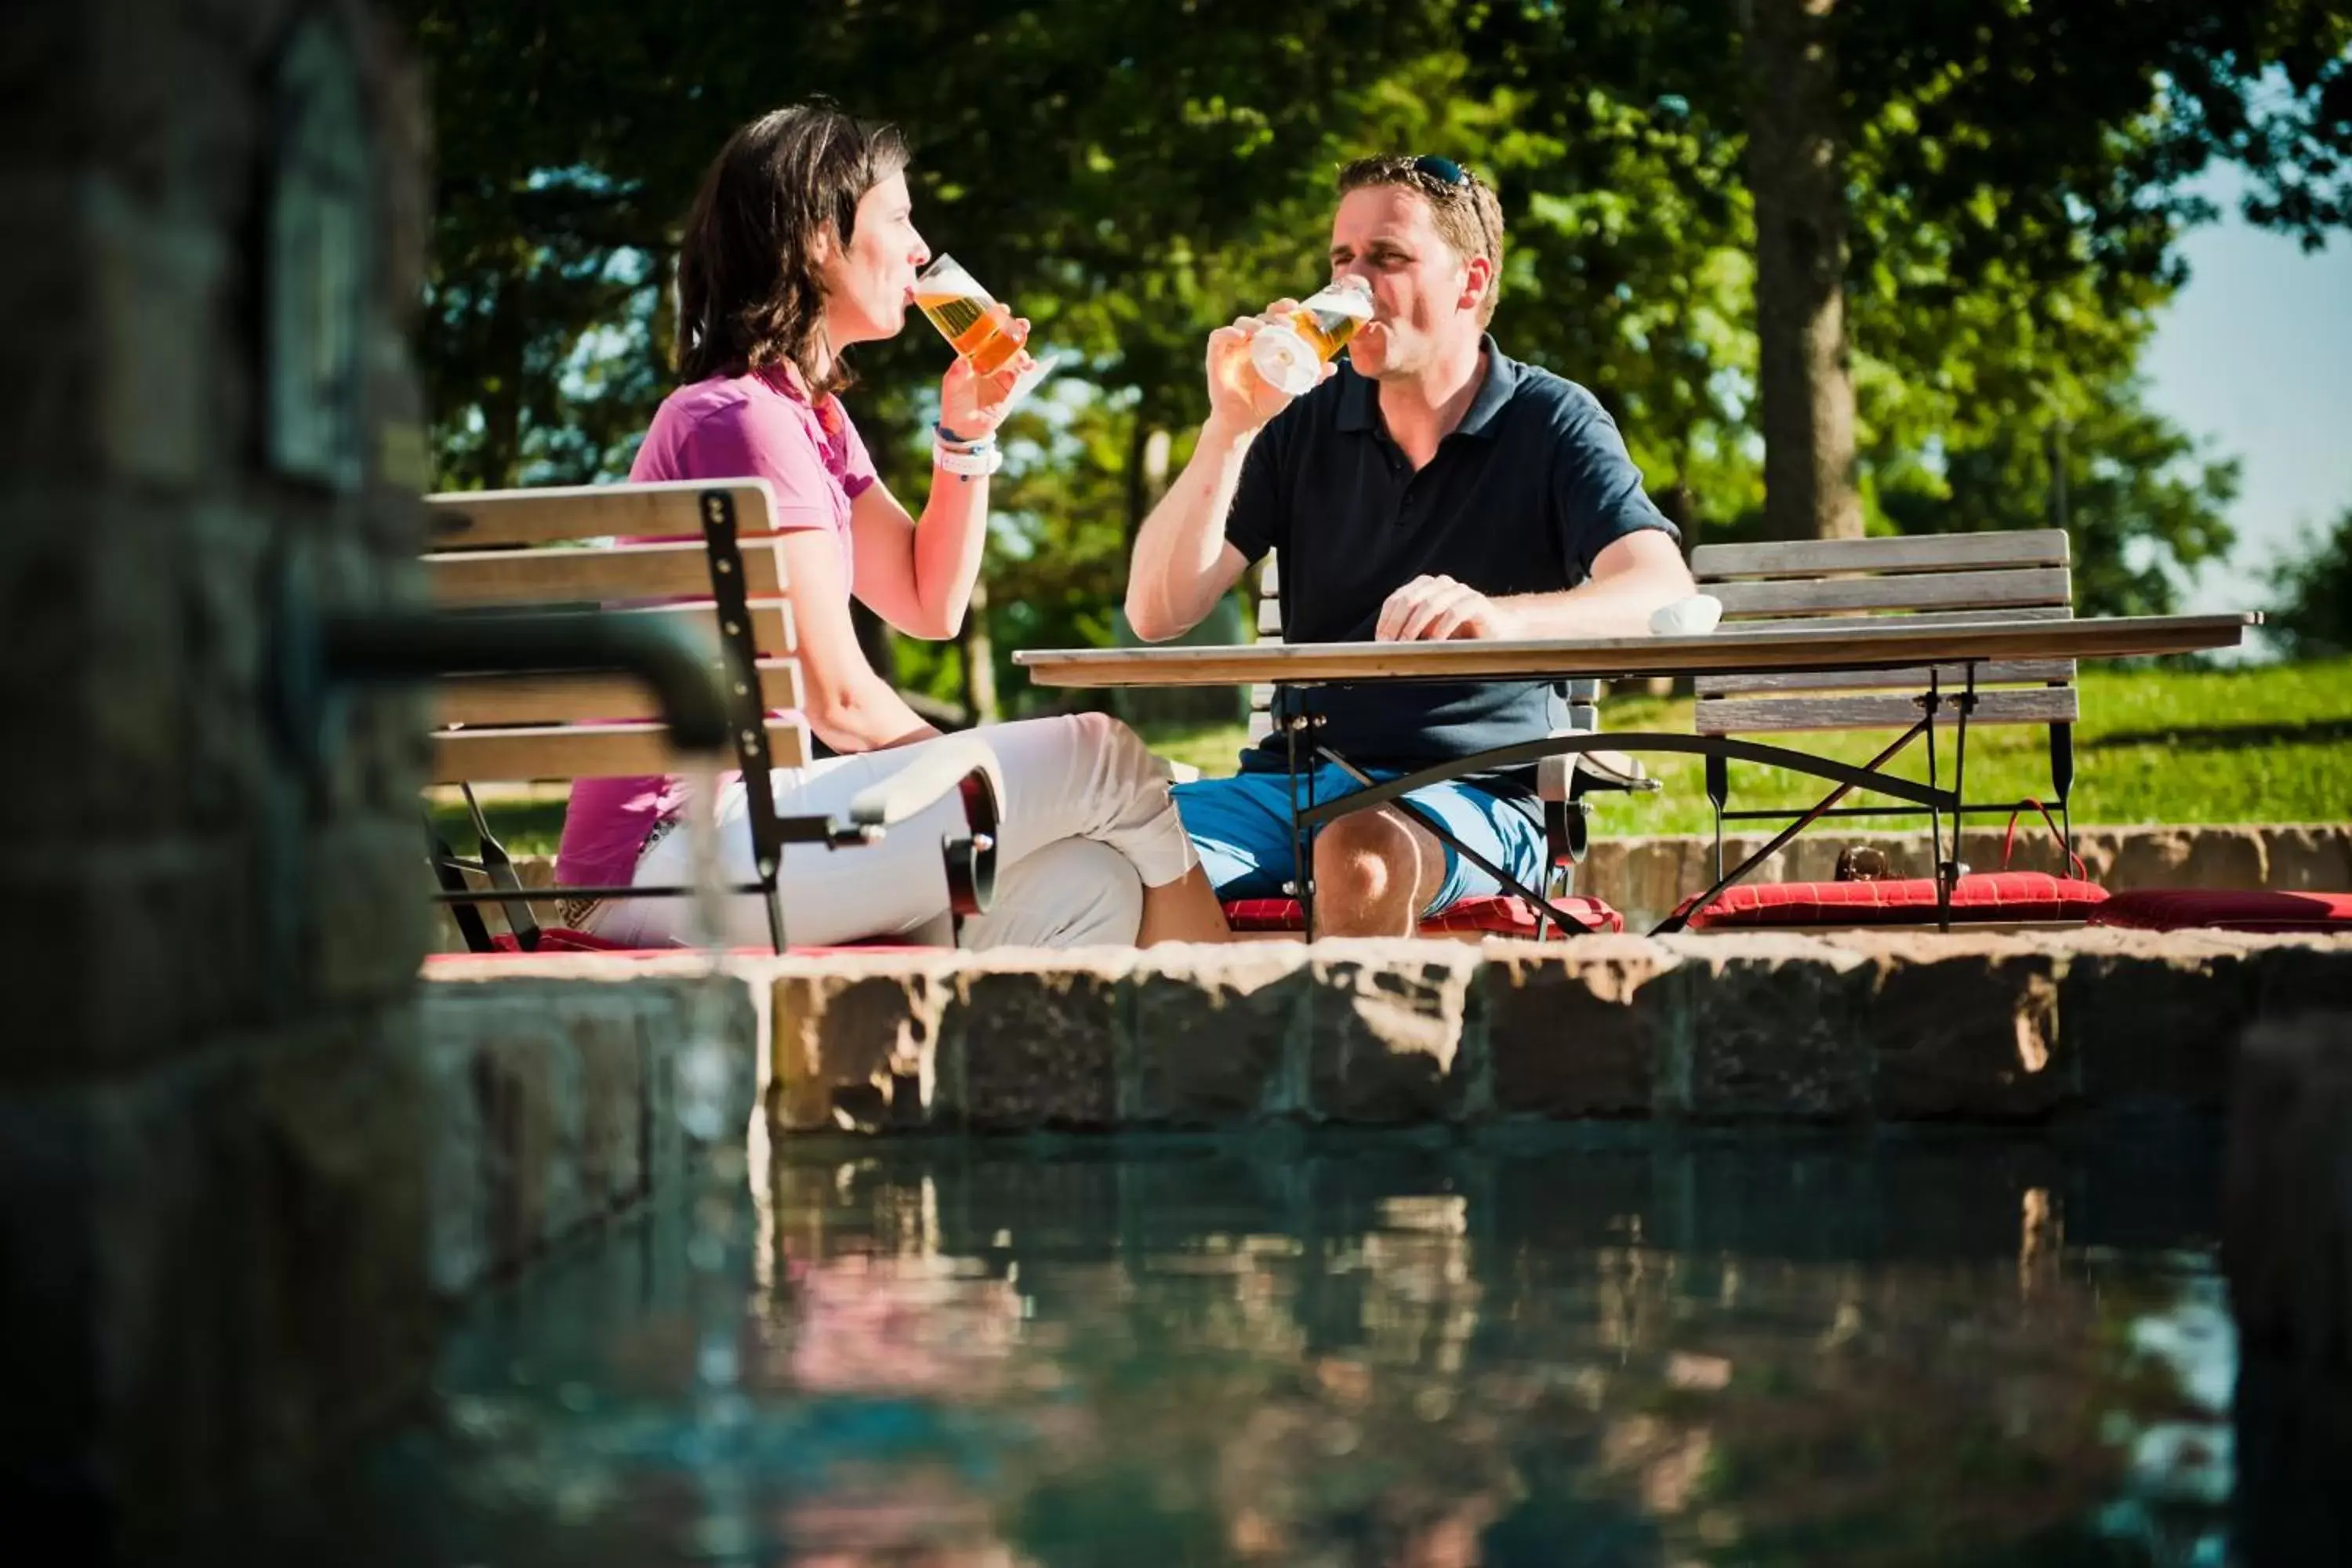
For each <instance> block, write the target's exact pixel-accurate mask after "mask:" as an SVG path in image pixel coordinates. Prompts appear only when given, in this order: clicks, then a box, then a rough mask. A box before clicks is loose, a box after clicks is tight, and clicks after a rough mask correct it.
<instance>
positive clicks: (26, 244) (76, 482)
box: [0, 6, 104, 625]
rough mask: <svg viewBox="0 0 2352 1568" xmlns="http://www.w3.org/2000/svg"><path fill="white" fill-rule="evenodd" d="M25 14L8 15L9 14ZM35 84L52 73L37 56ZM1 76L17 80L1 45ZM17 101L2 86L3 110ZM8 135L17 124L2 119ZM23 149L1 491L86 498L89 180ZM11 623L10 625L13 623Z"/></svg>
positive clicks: (90, 375) (0, 336) (8, 290)
mask: <svg viewBox="0 0 2352 1568" xmlns="http://www.w3.org/2000/svg"><path fill="white" fill-rule="evenodd" d="M23 9H24V7H22V6H11V7H9V11H8V14H9V15H11V16H13V15H15V14H16V13H18V12H20V11H22V10H23ZM33 60H34V62H35V63H33V66H32V69H31V71H30V72H29V74H31V75H34V76H48V75H53V74H54V73H53V72H52V71H50V70H49V69H48V68H47V66H46V64H45V63H41V62H40V61H39V57H33ZM0 62H10V63H0V73H5V74H6V75H9V76H14V75H16V72H15V71H14V70H12V69H11V63H12V62H11V57H10V55H9V51H8V49H7V48H6V47H0ZM12 101H21V100H16V98H15V94H14V93H13V92H12V90H11V87H10V85H8V84H6V83H0V106H5V105H8V104H10V103H11V102H12ZM7 119H8V122H9V125H10V127H11V129H12V130H13V129H14V128H16V127H17V126H20V125H23V124H24V118H23V117H21V116H14V115H11V116H8V117H7ZM20 145H21V142H19V140H18V139H17V138H16V136H14V135H0V169H5V171H6V172H5V173H0V246H5V247H6V250H7V255H8V258H9V261H8V265H7V267H5V268H0V377H5V379H0V386H5V388H6V389H7V393H6V397H5V408H6V410H7V417H6V419H5V420H0V464H4V465H5V468H0V474H5V477H0V486H5V487H6V488H8V489H16V488H18V487H23V486H26V485H28V484H41V483H44V482H47V483H50V484H58V485H68V486H72V487H74V488H75V489H76V490H78V491H80V492H82V493H84V494H86V493H87V492H88V491H89V489H91V488H92V487H93V486H94V485H95V484H96V483H97V482H98V481H99V479H100V477H101V475H102V474H103V471H104V470H103V467H102V464H101V461H100V445H99V439H98V428H97V424H96V421H95V419H94V418H93V417H92V410H93V408H94V407H95V406H96V403H97V398H98V386H99V377H100V366H99V360H98V356H97V354H96V353H94V352H93V347H92V345H93V344H94V342H96V340H97V336H98V331H99V328H98V325H97V309H98V306H97V301H96V300H94V299H93V298H92V297H91V295H90V292H89V289H87V288H86V287H85V286H84V283H85V279H86V278H87V275H88V270H89V237H88V235H87V232H86V226H87V225H86V217H85V214H86V212H87V210H88V208H89V202H90V196H89V190H90V187H91V186H92V185H93V184H95V181H94V180H93V178H92V177H91V176H89V175H88V174H84V173H82V172H80V171H79V170H69V169H66V168H62V167H51V168H45V169H37V170H27V169H24V168H21V167H11V166H10V165H12V164H14V163H15V162H16V160H15V159H14V157H13V156H12V154H14V153H16V152H17V150H18V148H19V146H20ZM11 624H12V625H14V624H15V623H14V622H12V623H11Z"/></svg>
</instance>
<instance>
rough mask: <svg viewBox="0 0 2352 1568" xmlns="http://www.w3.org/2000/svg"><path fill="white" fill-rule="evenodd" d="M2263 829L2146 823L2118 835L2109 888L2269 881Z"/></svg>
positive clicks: (2230, 885)
mask: <svg viewBox="0 0 2352 1568" xmlns="http://www.w3.org/2000/svg"><path fill="white" fill-rule="evenodd" d="M2263 848H2264V841H2263V832H2262V830H2261V829H2259V828H2246V827H2227V826H2221V827H2146V828H2141V829H2139V830H2138V831H2137V832H2134V833H2130V834H2127V835H2118V837H2117V838H2116V852H2115V861H2114V864H2113V866H2112V867H2111V868H2109V870H2108V873H2107V876H2108V881H2107V884H2106V886H2107V888H2108V889H2109V890H2110V891H2114V890H2117V889H2129V888H2259V887H2262V886H2263V882H2264V870H2265V868H2264V866H2263Z"/></svg>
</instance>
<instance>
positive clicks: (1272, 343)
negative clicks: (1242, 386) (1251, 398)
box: [1250, 277, 1372, 397]
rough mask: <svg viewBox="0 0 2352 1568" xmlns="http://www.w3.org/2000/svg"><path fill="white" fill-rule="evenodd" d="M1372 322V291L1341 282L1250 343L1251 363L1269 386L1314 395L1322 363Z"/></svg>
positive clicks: (1349, 281)
mask: <svg viewBox="0 0 2352 1568" xmlns="http://www.w3.org/2000/svg"><path fill="white" fill-rule="evenodd" d="M1371 319H1372V286H1371V285H1370V284H1369V283H1367V282H1365V281H1364V280H1363V279H1360V278H1356V277H1348V278H1342V279H1339V281H1337V282H1335V283H1331V284H1328V285H1327V286H1326V287H1324V288H1322V289H1317V290H1316V291H1315V292H1314V293H1313V294H1312V295H1310V296H1308V297H1307V300H1305V301H1304V302H1303V303H1301V304H1300V305H1299V307H1298V309H1297V310H1293V311H1291V312H1290V313H1289V314H1288V315H1286V316H1285V317H1283V318H1282V320H1281V321H1276V322H1275V323H1274V324H1273V325H1271V326H1266V327H1261V328H1259V329H1258V331H1257V333H1256V335H1255V336H1254V337H1252V338H1251V339H1250V363H1252V364H1254V365H1255V366H1257V373H1258V374H1260V375H1262V376H1264V377H1265V379H1266V382H1267V384H1269V385H1272V386H1276V387H1278V388H1280V389H1281V390H1282V391H1284V392H1286V393H1288V394H1290V395H1291V396H1293V397H1297V396H1299V395H1303V394H1305V393H1308V392H1312V391H1314V390H1315V384H1316V383H1317V382H1318V381H1319V380H1321V379H1322V370H1323V366H1324V364H1325V363H1327V362H1328V360H1329V359H1330V358H1331V356H1332V355H1334V354H1336V353H1339V351H1340V350H1341V349H1343V348H1346V347H1347V346H1348V340H1349V338H1352V337H1354V336H1355V335H1356V333H1357V331H1359V330H1360V328H1361V327H1362V326H1363V324H1364V323H1365V322H1366V321H1370V320H1371Z"/></svg>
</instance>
